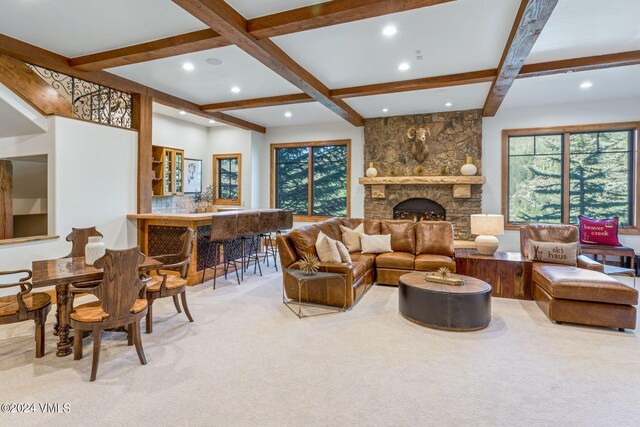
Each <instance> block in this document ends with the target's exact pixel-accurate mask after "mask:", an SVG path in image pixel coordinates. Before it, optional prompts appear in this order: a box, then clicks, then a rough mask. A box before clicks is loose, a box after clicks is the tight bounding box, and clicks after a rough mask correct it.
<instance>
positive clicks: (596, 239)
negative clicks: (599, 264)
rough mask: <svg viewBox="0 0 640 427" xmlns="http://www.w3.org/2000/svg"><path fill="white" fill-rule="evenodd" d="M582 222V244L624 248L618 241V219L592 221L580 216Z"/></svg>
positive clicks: (579, 219)
mask: <svg viewBox="0 0 640 427" xmlns="http://www.w3.org/2000/svg"><path fill="white" fill-rule="evenodd" d="M578 221H580V243H584V244H588V245H606V246H622V245H621V244H620V242H619V241H618V217H617V216H614V217H613V218H609V219H600V220H597V219H591V218H589V217H586V216H584V215H580V216H578Z"/></svg>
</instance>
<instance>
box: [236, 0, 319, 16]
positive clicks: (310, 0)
mask: <svg viewBox="0 0 640 427" xmlns="http://www.w3.org/2000/svg"><path fill="white" fill-rule="evenodd" d="M226 2H227V3H228V4H229V6H231V7H232V8H234V9H235V10H236V11H238V13H240V14H241V15H242V16H244V17H245V18H246V19H251V18H257V17H259V16H265V15H271V14H273V13H278V12H283V11H285V10H291V9H297V8H299V7H304V6H309V5H312V4H316V3H322V1H320V0H226Z"/></svg>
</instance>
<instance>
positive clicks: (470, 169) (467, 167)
mask: <svg viewBox="0 0 640 427" xmlns="http://www.w3.org/2000/svg"><path fill="white" fill-rule="evenodd" d="M460 173H461V174H462V175H464V176H473V175H475V174H477V173H478V168H477V167H476V165H474V164H473V159H472V158H471V156H467V161H466V163H465V164H464V165H462V167H461V168H460Z"/></svg>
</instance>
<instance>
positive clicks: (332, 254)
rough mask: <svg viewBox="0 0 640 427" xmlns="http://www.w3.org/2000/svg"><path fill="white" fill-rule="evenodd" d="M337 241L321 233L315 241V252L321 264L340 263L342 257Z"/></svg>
mask: <svg viewBox="0 0 640 427" xmlns="http://www.w3.org/2000/svg"><path fill="white" fill-rule="evenodd" d="M337 243H338V241H337V240H334V239H332V238H331V237H329V236H327V235H326V234H324V232H323V231H321V232H320V233H319V234H318V238H317V239H316V252H317V253H318V258H320V261H322V262H342V256H341V255H340V251H339V250H338V246H337Z"/></svg>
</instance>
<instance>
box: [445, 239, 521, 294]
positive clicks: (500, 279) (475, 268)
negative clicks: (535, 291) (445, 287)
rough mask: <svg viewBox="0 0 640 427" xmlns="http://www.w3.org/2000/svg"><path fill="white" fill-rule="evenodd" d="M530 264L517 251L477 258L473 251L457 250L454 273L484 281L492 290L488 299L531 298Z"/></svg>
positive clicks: (478, 256) (476, 253)
mask: <svg viewBox="0 0 640 427" xmlns="http://www.w3.org/2000/svg"><path fill="white" fill-rule="evenodd" d="M532 265H533V263H532V262H531V261H529V260H528V259H526V258H525V257H524V256H523V255H522V254H520V253H518V252H496V253H495V254H493V255H480V254H479V253H478V252H476V251H475V250H473V251H471V250H460V251H456V272H457V273H459V274H464V275H466V276H471V277H475V278H477V279H480V280H484V281H485V282H487V283H489V284H490V285H491V287H492V290H491V296H494V297H501V298H514V299H525V300H531V299H533V298H532V296H531V267H532Z"/></svg>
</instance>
